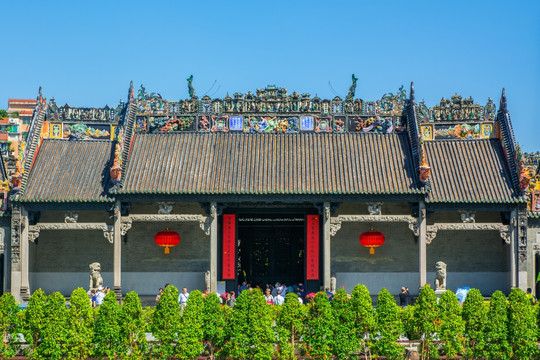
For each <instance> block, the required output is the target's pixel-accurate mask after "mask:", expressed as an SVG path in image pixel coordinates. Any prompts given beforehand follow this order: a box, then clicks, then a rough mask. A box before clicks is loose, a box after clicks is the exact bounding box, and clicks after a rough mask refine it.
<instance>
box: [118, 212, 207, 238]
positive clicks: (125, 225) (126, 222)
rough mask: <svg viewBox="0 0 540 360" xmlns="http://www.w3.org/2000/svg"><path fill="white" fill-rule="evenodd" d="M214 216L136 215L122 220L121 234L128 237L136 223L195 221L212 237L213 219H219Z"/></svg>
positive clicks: (124, 217)
mask: <svg viewBox="0 0 540 360" xmlns="http://www.w3.org/2000/svg"><path fill="white" fill-rule="evenodd" d="M213 214H214V216H203V215H198V214H134V215H129V216H123V217H122V220H121V225H120V228H121V232H122V235H126V234H127V232H128V230H129V229H131V226H132V223H133V222H134V221H141V222H143V221H155V222H160V221H162V222H167V221H171V222H185V221H194V222H198V223H199V226H200V228H201V230H202V231H204V233H205V234H206V235H210V224H211V223H212V221H213V219H214V218H215V217H217V215H216V213H215V211H214V212H213Z"/></svg>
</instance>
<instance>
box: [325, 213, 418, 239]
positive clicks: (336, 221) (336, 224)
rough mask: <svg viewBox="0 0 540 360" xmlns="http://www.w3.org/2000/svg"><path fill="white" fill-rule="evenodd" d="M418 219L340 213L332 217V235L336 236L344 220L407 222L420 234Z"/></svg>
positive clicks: (403, 216) (410, 227)
mask: <svg viewBox="0 0 540 360" xmlns="http://www.w3.org/2000/svg"><path fill="white" fill-rule="evenodd" d="M417 220H418V219H417V218H415V217H414V216H411V215H338V216H336V217H331V218H330V235H332V236H335V235H336V234H337V232H338V231H339V229H341V223H343V222H405V223H407V224H408V225H409V229H410V230H411V231H412V232H413V233H414V235H416V236H418V234H419V230H418V223H417Z"/></svg>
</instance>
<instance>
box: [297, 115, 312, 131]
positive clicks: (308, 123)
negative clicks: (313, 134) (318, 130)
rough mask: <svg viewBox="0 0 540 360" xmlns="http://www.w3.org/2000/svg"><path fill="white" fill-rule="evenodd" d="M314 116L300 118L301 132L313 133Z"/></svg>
mask: <svg viewBox="0 0 540 360" xmlns="http://www.w3.org/2000/svg"><path fill="white" fill-rule="evenodd" d="M313 124H314V122H313V116H301V117H300V130H302V131H308V130H311V131H313V128H314V126H313Z"/></svg>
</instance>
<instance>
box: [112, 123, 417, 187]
mask: <svg viewBox="0 0 540 360" xmlns="http://www.w3.org/2000/svg"><path fill="white" fill-rule="evenodd" d="M374 154H379V156H374ZM129 156H130V160H129V162H128V166H127V169H126V174H125V178H124V181H123V184H122V189H121V190H118V191H115V192H114V193H116V194H136V193H138V194H150V193H159V194H165V193H170V194H209V195H210V194H212V195H215V194H235V195H242V194H264V195H273V194H282V195H287V194H298V195H302V194H328V195H332V194H419V193H423V191H422V190H421V189H419V188H418V187H417V186H416V184H415V180H414V179H415V176H414V171H413V166H412V161H411V158H410V149H409V145H408V140H407V135H406V134H382V135H380V134H325V135H320V134H193V133H189V134H178V133H176V134H135V136H134V138H133V143H132V149H131V151H130V154H129ZM359 157H363V158H359ZM396 164H398V165H397V166H396ZM351 173H352V174H357V176H350V175H349V174H351ZM364 174H365V175H364ZM368 174H369V175H368Z"/></svg>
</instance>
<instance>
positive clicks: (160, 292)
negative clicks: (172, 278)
mask: <svg viewBox="0 0 540 360" xmlns="http://www.w3.org/2000/svg"><path fill="white" fill-rule="evenodd" d="M161 294H163V288H159V292H158V294H157V295H156V302H158V301H159V298H160V297H161Z"/></svg>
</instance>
